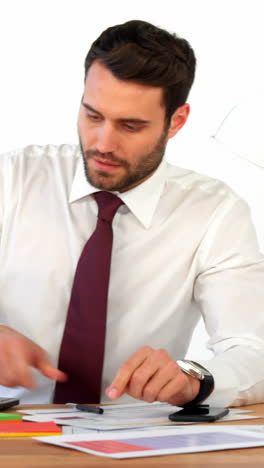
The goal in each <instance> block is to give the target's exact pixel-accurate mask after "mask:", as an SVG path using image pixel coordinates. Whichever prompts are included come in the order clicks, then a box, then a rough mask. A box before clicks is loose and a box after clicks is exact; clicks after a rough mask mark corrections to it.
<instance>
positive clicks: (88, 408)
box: [76, 404, 104, 414]
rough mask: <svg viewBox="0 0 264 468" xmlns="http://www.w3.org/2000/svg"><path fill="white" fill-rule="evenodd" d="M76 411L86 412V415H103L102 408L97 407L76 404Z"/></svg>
mask: <svg viewBox="0 0 264 468" xmlns="http://www.w3.org/2000/svg"><path fill="white" fill-rule="evenodd" d="M76 409H78V410H80V411H86V412H87V413H96V414H103V412H104V410H103V408H99V406H88V405H80V404H76Z"/></svg>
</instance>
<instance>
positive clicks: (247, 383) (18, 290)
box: [0, 21, 264, 405]
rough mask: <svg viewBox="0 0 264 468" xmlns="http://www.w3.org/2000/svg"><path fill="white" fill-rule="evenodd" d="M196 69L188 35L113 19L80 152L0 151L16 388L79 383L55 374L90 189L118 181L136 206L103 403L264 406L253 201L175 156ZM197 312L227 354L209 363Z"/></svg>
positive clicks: (3, 345)
mask: <svg viewBox="0 0 264 468" xmlns="http://www.w3.org/2000/svg"><path fill="white" fill-rule="evenodd" d="M194 70H195V57H194V53H193V50H192V49H191V47H190V46H189V44H188V43H187V42H186V41H185V40H183V39H181V38H179V37H177V36H175V35H171V34H169V33H168V32H166V31H164V30H162V29H159V28H157V27H155V26H153V25H151V24H149V23H146V22H142V21H130V22H128V23H125V24H123V25H117V26H115V27H112V28H109V29H107V30H106V31H104V32H103V33H102V35H101V36H100V37H99V38H98V39H97V40H96V41H95V42H94V44H93V45H92V47H91V49H90V51H89V53H88V55H87V57H86V61H85V87H84V93H83V96H82V100H81V106H80V114H79V122H78V128H79V136H80V148H81V156H80V151H79V149H78V148H77V147H75V146H70V145H68V146H67V145H63V146H61V147H54V146H51V145H49V146H47V147H36V146H34V147H28V148H26V149H24V150H22V151H15V152H14V153H10V154H7V155H4V156H3V157H2V166H1V180H0V182H1V186H0V190H1V194H0V195H1V198H0V200H1V207H0V209H1V212H0V213H1V244H0V258H1V269H0V284H1V306H0V314H1V323H2V326H1V327H0V369H1V370H0V383H1V385H2V386H3V394H4V395H7V388H6V387H9V388H10V390H9V393H8V395H14V396H15V395H16V396H19V397H20V398H21V400H22V401H24V402H32V401H35V402H44V403H45V402H50V401H53V394H54V388H55V383H56V381H57V384H56V385H58V386H61V387H62V388H63V385H65V386H66V385H67V379H70V378H71V376H70V375H69V373H68V372H67V369H66V367H67V366H66V367H65V368H64V367H63V368H61V369H58V368H57V365H58V361H59V354H60V352H61V351H60V348H62V346H61V342H62V340H63V336H64V334H65V331H64V328H65V330H66V328H67V327H65V322H66V316H67V310H68V304H69V300H70V292H71V287H72V284H73V278H74V274H75V269H76V265H77V262H78V259H79V257H80V255H81V253H82V250H83V247H84V245H85V244H86V241H87V239H89V237H90V236H91V235H92V233H93V231H94V230H95V226H96V218H97V213H98V207H97V204H96V201H95V198H94V195H93V194H94V193H95V192H98V191H110V192H114V193H115V194H117V195H118V196H119V198H120V199H121V200H122V201H123V204H122V205H121V206H120V207H119V208H118V210H117V213H116V215H115V217H114V220H113V223H112V225H113V232H114V237H113V247H112V259H111V274H110V283H109V292H108V304H107V329H106V336H105V344H104V367H103V374H102V385H101V401H102V402H104V401H109V399H114V400H115V399H117V398H120V397H122V399H123V400H127V399H129V397H133V398H136V399H139V400H145V401H148V402H153V401H156V400H158V401H166V402H169V403H172V404H177V405H184V404H187V403H190V402H192V404H195V403H199V402H201V401H204V400H205V399H207V400H206V401H209V402H214V403H215V404H218V405H230V404H246V403H251V402H259V401H263V399H264V370H263V365H262V363H263V357H264V341H263V338H264V317H263V313H262V309H263V303H264V288H263V287H262V284H263V273H264V262H263V257H262V255H261V254H260V253H259V252H258V247H257V243H256V238H255V233H254V229H253V227H252V224H251V221H250V216H249V213H248V208H247V206H246V205H245V203H244V202H243V201H242V200H240V199H239V198H238V197H237V196H236V194H234V193H233V192H232V191H231V190H230V189H229V188H228V187H226V186H225V185H224V184H223V183H221V182H219V181H216V180H213V179H210V178H208V177H205V176H201V175H199V174H196V173H193V172H191V171H188V170H184V169H180V168H176V167H173V166H171V165H168V164H167V163H166V162H165V160H164V157H163V156H164V152H165V148H166V144H167V142H168V140H169V139H170V138H172V137H173V136H175V135H176V134H177V133H178V131H179V130H180V129H181V128H182V126H183V125H184V124H185V122H186V120H187V118H188V115H189V111H190V108H189V105H188V104H187V103H186V99H187V96H188V93H189V90H190V88H191V85H192V82H193V78H194ZM76 274H77V273H76ZM88 286H89V285H88ZM88 286H87V287H88ZM96 289H98V291H99V293H100V284H99V283H98V288H96ZM98 291H94V294H97V293H98ZM200 314H202V316H203V318H204V321H205V324H206V327H207V330H208V333H209V335H210V342H209V344H210V347H211V349H212V350H213V351H214V353H215V356H214V357H213V358H212V359H211V360H209V361H207V362H203V363H200V364H201V366H199V364H198V365H197V366H196V365H195V364H193V363H188V362H184V361H182V359H183V358H184V355H185V353H186V350H187V348H188V344H189V341H190V339H191V335H192V332H193V329H194V327H195V325H196V323H197V321H198V319H199V316H200ZM88 319H89V320H91V319H92V318H91V317H89V311H87V320H88ZM77 328H78V327H77ZM91 338H92V337H91V336H90V337H89V336H87V341H89V339H91ZM73 351H74V349H71V350H70V352H73ZM86 358H87V356H86V355H85V354H84V355H83V356H81V357H80V366H79V367H80V369H78V371H79V370H80V373H81V370H82V367H83V368H85V367H86ZM194 359H195V356H194ZM94 360H95V363H96V355H95V356H94ZM66 364H67V363H66ZM32 368H33V372H32ZM64 371H65V372H64ZM88 391H89V389H88V388H87V395H88ZM210 394H211V396H210V397H209V395H210ZM208 397H209V399H208ZM86 402H87V403H88V402H90V403H92V401H89V399H88V397H87V401H86Z"/></svg>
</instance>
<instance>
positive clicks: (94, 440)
mask: <svg viewBox="0 0 264 468" xmlns="http://www.w3.org/2000/svg"><path fill="white" fill-rule="evenodd" d="M36 439H37V440H39V441H41V442H44V443H49V444H54V445H59V446H62V447H66V448H71V449H75V450H80V451H82V452H86V453H90V454H94V455H100V456H104V457H111V458H120V459H121V458H135V457H148V456H158V455H169V454H176V453H191V452H207V451H212V450H227V449H232V448H243V447H260V446H264V439H263V436H262V435H260V434H258V433H256V432H253V431H249V430H248V431H246V430H245V431H239V430H235V429H233V428H232V429H230V428H229V427H228V426H222V427H220V426H214V427H212V426H211V425H210V428H209V427H208V426H207V427H202V426H200V427H197V426H196V428H194V427H188V430H187V429H186V428H182V429H180V430H179V429H178V428H174V429H173V430H172V429H170V430H163V431H161V432H160V431H159V430H150V431H145V432H141V431H134V432H129V431H123V432H120V431H119V432H110V433H107V435H106V434H102V433H100V434H98V433H97V434H96V433H94V434H78V435H68V436H58V437H55V438H52V437H37V438H36Z"/></svg>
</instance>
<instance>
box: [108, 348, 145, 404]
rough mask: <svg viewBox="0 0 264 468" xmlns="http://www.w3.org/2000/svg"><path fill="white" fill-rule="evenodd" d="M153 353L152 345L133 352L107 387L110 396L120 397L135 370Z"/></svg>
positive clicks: (112, 397) (113, 397)
mask: <svg viewBox="0 0 264 468" xmlns="http://www.w3.org/2000/svg"><path fill="white" fill-rule="evenodd" d="M151 353H152V348H151V347H150V346H144V347H143V348H140V349H139V350H138V351H136V352H135V353H134V354H132V356H131V357H130V358H129V359H128V360H127V361H125V362H124V363H123V364H122V366H121V367H120V368H119V370H118V372H117V374H116V376H115V378H114V380H113V382H112V384H111V385H110V387H108V388H107V389H106V394H107V396H108V397H109V398H111V399H115V398H119V397H120V396H121V395H122V394H123V393H124V391H125V389H126V387H127V385H128V383H129V380H130V378H131V376H132V375H133V373H134V372H135V370H136V369H137V368H138V367H139V366H141V364H142V363H143V362H144V361H145V359H146V358H147V357H148V356H149V355H150V354H151Z"/></svg>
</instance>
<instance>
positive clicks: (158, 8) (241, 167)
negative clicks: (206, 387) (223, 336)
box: [0, 0, 264, 359]
mask: <svg viewBox="0 0 264 468" xmlns="http://www.w3.org/2000/svg"><path fill="white" fill-rule="evenodd" d="M263 9H264V0H163V1H157V2H154V1H153V0H133V2H127V1H124V0H123V1H122V0H120V1H119V0H101V1H100V2H96V1H89V0H68V1H67V0H6V1H4V0H0V59H1V69H0V132H1V137H0V152H1V153H2V152H5V151H8V150H12V149H15V148H18V147H21V146H25V145H28V144H33V143H36V144H47V143H53V144H61V143H74V142H77V141H78V140H77V134H76V119H77V113H78V107H79V101H80V97H81V93H82V86H83V62H84V58H85V55H86V53H87V51H88V49H89V47H90V45H91V42H92V41H93V40H94V39H95V38H96V37H97V36H98V35H99V34H100V33H101V31H102V30H103V29H105V28H106V27H108V26H112V25H114V24H118V23H120V22H124V21H127V20H131V19H142V20H146V21H150V22H152V23H154V24H156V25H157V26H161V27H164V28H165V29H168V30H169V31H171V32H177V33H178V34H179V35H181V36H183V37H184V38H186V39H187V40H189V42H190V43H191V45H192V47H193V48H194V50H195V53H196V56H197V62H198V63H197V73H196V80H195V84H194V86H193V89H192V92H191V94H190V97H189V102H190V104H191V107H192V113H191V115H190V118H189V121H188V123H187V125H186V126H185V128H184V129H183V130H182V131H181V133H180V134H179V135H177V136H176V138H175V139H174V140H173V141H171V142H170V143H169V145H168V151H167V159H168V160H169V161H170V162H172V163H174V164H177V165H180V166H184V167H189V168H192V169H194V170H197V171H199V172H203V173H206V174H208V175H211V176H213V177H216V178H220V179H223V180H224V181H226V182H227V183H228V184H229V185H231V186H232V187H233V188H234V189H235V190H236V191H237V192H239V193H240V194H241V195H242V196H243V197H244V198H246V200H247V201H248V203H249V204H250V206H251V209H252V216H253V220H254V222H255V225H256V228H257V233H258V236H259V240H260V244H261V247H262V248H263V247H264V215H263V208H262V200H263V199H264V198H263V197H264V183H263V182H264V179H263V170H264V169H263V166H264V143H263V139H262V135H261V130H262V128H261V122H263V116H262V112H263V105H262V106H261V101H262V103H264V99H263V94H264V93H263V82H264V80H263V79H264V65H263V62H264V53H263V45H264V28H263V12H262V10H263ZM252 93H253V94H254V95H253V94H252ZM245 102H248V104H247V105H245ZM237 104H238V107H237V108H236V113H235V118H233V119H231V122H230V118H229V117H227V118H226V119H225V117H226V116H227V115H228V114H229V112H230V110H231V109H232V108H233V107H234V106H236V105H237ZM233 115H234V114H232V113H231V117H232V116H233ZM223 120H225V122H224V124H223V126H222V127H221V128H220V130H219V131H217V130H218V129H219V126H220V124H221V122H222V121H223ZM257 123H258V125H257ZM263 127H264V123H263ZM256 128H257V130H256ZM262 133H263V134H264V132H262ZM215 135H216V138H212V136H215ZM253 142H256V143H255V145H254V144H253ZM244 148H246V149H247V150H246V151H245V152H244V153H243V149H244ZM241 149H242V150H241ZM205 339H206V334H205V332H204V330H203V327H202V326H201V325H200V326H199V327H198V328H197V330H196V332H195V334H194V339H193V343H192V345H191V348H190V350H189V355H190V357H193V358H195V359H198V358H206V357H207V356H209V355H210V354H209V351H207V350H206V349H205V347H204V344H203V343H204V341H205Z"/></svg>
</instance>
